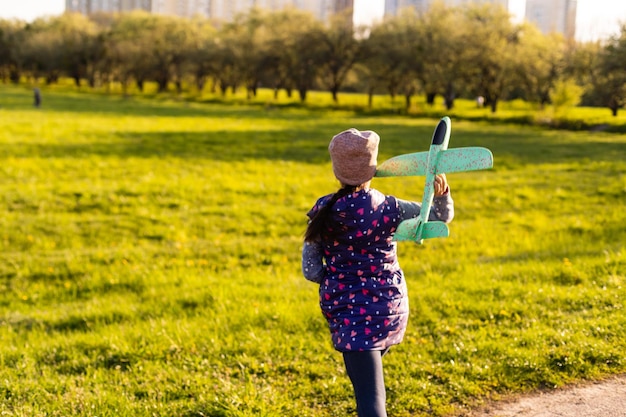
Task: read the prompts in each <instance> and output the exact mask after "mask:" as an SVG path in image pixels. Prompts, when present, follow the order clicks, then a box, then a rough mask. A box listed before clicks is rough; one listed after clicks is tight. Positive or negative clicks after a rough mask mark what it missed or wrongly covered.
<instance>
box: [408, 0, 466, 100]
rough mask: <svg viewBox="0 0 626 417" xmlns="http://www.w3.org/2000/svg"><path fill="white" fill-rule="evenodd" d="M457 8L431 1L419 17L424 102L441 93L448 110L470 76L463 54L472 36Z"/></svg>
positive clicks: (420, 72) (420, 75)
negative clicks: (431, 3) (425, 99)
mask: <svg viewBox="0 0 626 417" xmlns="http://www.w3.org/2000/svg"><path fill="white" fill-rule="evenodd" d="M463 18H464V15H463V14H462V11H461V9H459V8H449V7H445V6H444V5H443V3H434V4H433V5H432V6H431V7H430V8H429V9H428V11H427V12H426V13H424V14H423V16H422V17H421V19H420V22H419V25H418V28H419V39H420V41H419V42H420V45H421V48H420V49H421V60H420V62H421V66H422V68H421V71H419V72H418V74H419V77H420V79H421V81H422V84H423V85H424V89H425V90H426V92H427V102H428V103H429V104H432V102H433V100H434V97H435V95H436V94H441V95H442V96H443V98H444V104H445V106H446V108H447V109H448V110H450V109H452V108H453V107H454V100H455V98H456V97H457V96H458V95H459V93H460V91H462V90H463V88H464V85H465V83H466V82H467V79H468V78H470V73H469V71H468V68H471V64H469V65H468V62H467V61H469V60H470V58H468V57H466V54H467V52H466V51H467V50H468V48H467V45H468V43H469V44H471V43H472V40H471V36H470V34H469V33H467V29H468V25H467V24H466V23H465V21H464V19H463Z"/></svg>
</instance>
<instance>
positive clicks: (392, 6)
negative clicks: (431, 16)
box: [385, 0, 509, 16]
mask: <svg viewBox="0 0 626 417" xmlns="http://www.w3.org/2000/svg"><path fill="white" fill-rule="evenodd" d="M435 1H443V3H444V4H445V5H446V6H451V7H452V6H461V5H464V4H470V3H475V4H500V5H502V6H503V7H504V8H505V9H507V10H509V0H385V16H396V15H397V14H398V13H399V12H400V10H402V9H405V8H407V7H412V8H413V9H415V10H416V11H418V12H424V11H426V10H428V7H430V5H432V4H433V3H434V2H435Z"/></svg>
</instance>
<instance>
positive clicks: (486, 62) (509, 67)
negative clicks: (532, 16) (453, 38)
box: [464, 5, 520, 113]
mask: <svg viewBox="0 0 626 417" xmlns="http://www.w3.org/2000/svg"><path fill="white" fill-rule="evenodd" d="M464 10H465V14H466V24H467V32H466V33H467V34H468V36H467V42H466V43H465V46H466V48H467V49H466V57H467V61H466V62H465V65H467V69H468V70H469V73H470V87H471V89H473V90H474V92H475V95H477V96H483V97H484V98H485V104H487V105H489V106H490V107H491V111H492V112H493V113H495V112H496V110H497V105H498V101H499V100H501V99H504V98H505V97H506V94H507V93H508V92H509V91H510V90H511V89H512V87H513V82H514V79H515V72H514V69H515V68H514V67H515V64H514V62H515V60H514V57H515V56H516V54H517V50H518V44H519V34H520V32H519V27H518V26H517V25H514V24H513V23H511V19H510V15H509V14H508V13H507V11H506V10H505V9H504V8H502V7H494V6H490V5H483V6H478V5H471V6H468V7H466V8H464Z"/></svg>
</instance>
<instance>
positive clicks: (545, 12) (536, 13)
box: [525, 0, 577, 39]
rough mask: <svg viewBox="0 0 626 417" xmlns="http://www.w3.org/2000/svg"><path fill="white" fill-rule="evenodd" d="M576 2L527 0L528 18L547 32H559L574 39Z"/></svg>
mask: <svg viewBox="0 0 626 417" xmlns="http://www.w3.org/2000/svg"><path fill="white" fill-rule="evenodd" d="M576 3H577V1H576V0H550V1H546V0H526V14H525V16H526V20H527V21H528V22H530V23H533V24H534V25H536V26H537V27H538V28H539V30H541V32H543V33H545V34H548V33H552V32H557V33H562V34H563V35H564V36H565V37H566V38H567V39H574V36H575V35H576Z"/></svg>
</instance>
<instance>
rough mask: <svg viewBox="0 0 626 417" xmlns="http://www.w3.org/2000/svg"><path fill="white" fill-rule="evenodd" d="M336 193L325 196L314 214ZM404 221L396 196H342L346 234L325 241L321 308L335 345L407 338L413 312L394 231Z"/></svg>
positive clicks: (335, 218)
mask: <svg viewBox="0 0 626 417" xmlns="http://www.w3.org/2000/svg"><path fill="white" fill-rule="evenodd" d="M331 197H332V196H331V195H328V196H325V197H322V198H320V199H319V200H318V201H317V203H316V204H315V206H314V207H313V209H312V210H311V211H310V212H309V213H308V216H309V217H310V218H312V217H313V216H314V215H315V213H316V212H317V210H318V209H319V208H320V207H322V206H324V205H325V204H326V203H327V202H328V201H329V200H330V198H331ZM400 221H401V212H400V209H399V207H398V202H397V200H396V198H395V197H392V196H385V195H383V194H382V193H380V192H379V191H377V190H374V189H366V190H361V191H357V192H354V193H352V194H348V195H347V196H345V197H342V198H340V199H339V200H338V201H337V202H336V203H335V205H334V206H333V209H332V222H333V223H334V224H336V227H339V228H341V229H342V233H340V234H339V236H338V237H337V238H336V239H334V240H332V241H329V240H325V241H322V245H321V246H322V248H323V257H324V260H325V271H324V279H323V280H322V282H321V284H320V289H319V294H320V307H321V309H322V312H323V314H324V317H326V319H327V321H328V325H329V327H330V332H331V335H332V340H333V344H334V346H335V349H337V350H339V351H341V352H349V351H358V350H383V349H386V348H387V347H389V346H391V345H395V344H398V343H400V342H401V341H402V338H403V336H404V332H405V329H406V325H407V320H408V314H409V301H408V297H407V288H406V283H405V281H404V276H403V273H402V270H401V269H400V265H399V264H398V260H397V252H396V243H395V242H393V241H392V238H393V233H394V232H395V230H396V228H397V227H398V224H399V223H400Z"/></svg>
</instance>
